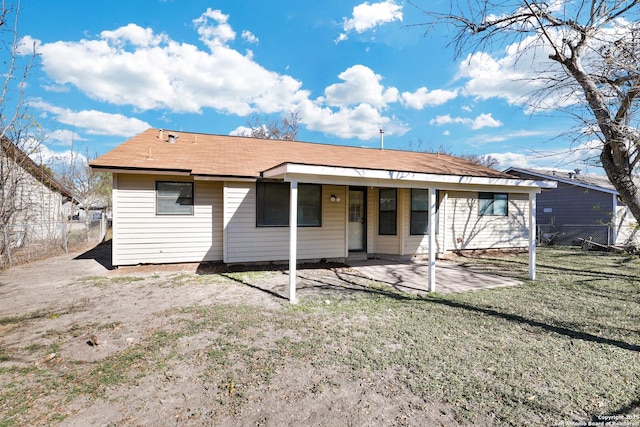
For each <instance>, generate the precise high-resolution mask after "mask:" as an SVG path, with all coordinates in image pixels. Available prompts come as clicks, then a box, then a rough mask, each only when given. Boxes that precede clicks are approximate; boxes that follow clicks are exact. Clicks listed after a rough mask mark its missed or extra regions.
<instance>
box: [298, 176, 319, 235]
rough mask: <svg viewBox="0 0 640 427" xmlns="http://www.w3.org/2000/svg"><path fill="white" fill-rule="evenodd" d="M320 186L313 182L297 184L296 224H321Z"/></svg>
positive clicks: (311, 225)
mask: <svg viewBox="0 0 640 427" xmlns="http://www.w3.org/2000/svg"><path fill="white" fill-rule="evenodd" d="M321 212H322V186H320V185H314V184H300V185H298V225H299V226H306V227H319V226H321V225H322V224H321V220H320V217H321Z"/></svg>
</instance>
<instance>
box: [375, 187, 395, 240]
mask: <svg viewBox="0 0 640 427" xmlns="http://www.w3.org/2000/svg"><path fill="white" fill-rule="evenodd" d="M378 198H379V200H378V234H379V235H381V236H395V235H396V234H397V224H398V191H397V190H396V189H395V188H381V189H380V190H379V192H378Z"/></svg>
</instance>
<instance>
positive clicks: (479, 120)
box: [429, 113, 502, 130]
mask: <svg viewBox="0 0 640 427" xmlns="http://www.w3.org/2000/svg"><path fill="white" fill-rule="evenodd" d="M453 123H458V124H462V125H464V126H467V127H470V128H471V129H473V130H479V129H482V128H486V127H492V128H495V127H500V126H502V122H501V121H500V120H496V119H494V118H493V116H492V115H491V113H488V114H487V113H483V114H480V115H479V116H477V117H476V118H475V119H471V118H469V117H451V116H450V115H449V114H446V115H442V116H436V117H435V118H433V119H431V120H430V121H429V124H430V125H433V126H442V125H447V124H453Z"/></svg>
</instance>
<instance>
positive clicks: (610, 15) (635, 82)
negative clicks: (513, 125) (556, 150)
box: [423, 0, 640, 222]
mask: <svg viewBox="0 0 640 427" xmlns="http://www.w3.org/2000/svg"><path fill="white" fill-rule="evenodd" d="M423 12H424V13H425V14H426V15H427V16H429V22H427V23H425V25H427V26H428V27H427V28H428V30H427V32H428V31H429V29H431V28H433V26H434V25H437V24H442V23H444V24H449V25H452V26H453V27H454V30H455V31H454V32H453V33H452V34H453V36H452V39H451V41H450V46H452V47H453V48H454V52H455V56H456V58H459V57H460V56H461V55H462V54H464V53H465V52H467V51H471V52H477V51H480V50H484V49H493V48H497V47H505V46H507V45H509V46H510V48H511V49H514V48H515V49H517V51H518V60H519V61H530V64H529V65H530V66H531V67H532V68H536V69H537V70H536V71H539V72H536V73H535V76H534V77H530V78H528V82H524V83H523V84H526V83H529V84H530V87H532V88H533V89H532V90H531V91H530V92H529V93H528V94H527V95H525V100H524V101H525V103H526V104H527V105H528V106H530V107H531V108H534V109H553V110H557V111H563V112H568V113H569V114H571V116H573V117H574V118H575V119H577V120H578V127H576V138H575V140H576V141H577V140H579V139H580V140H583V141H588V140H594V139H596V140H599V141H600V142H601V145H600V155H599V160H600V163H601V164H602V167H603V168H604V170H605V171H606V173H607V176H608V177H609V180H610V181H611V182H612V184H613V185H614V186H615V188H616V190H617V191H618V192H619V194H620V198H621V199H622V201H623V202H624V203H625V204H626V205H627V206H628V207H629V209H630V211H631V213H632V214H633V216H634V217H635V219H636V220H637V221H638V222H640V189H639V187H638V182H637V180H634V176H635V174H636V171H637V168H638V162H640V115H639V114H640V111H639V110H640V0H577V1H569V0H556V1H536V0H505V1H503V0H466V1H464V2H463V3H452V8H451V11H450V13H436V12H431V11H428V10H423ZM541 50H542V51H544V52H545V55H546V56H547V57H548V59H549V60H550V61H548V63H547V64H541V63H540V60H539V58H538V57H537V56H536V53H538V52H540V51H541ZM542 65H544V66H545V68H544V69H542V68H541V66H542ZM550 100H551V101H550Z"/></svg>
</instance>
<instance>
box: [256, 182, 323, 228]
mask: <svg viewBox="0 0 640 427" xmlns="http://www.w3.org/2000/svg"><path fill="white" fill-rule="evenodd" d="M290 192H291V187H290V184H289V183H286V182H268V181H262V182H257V183H256V226H257V227H288V226H289V202H290ZM298 226H299V227H321V226H322V186H321V185H319V184H298Z"/></svg>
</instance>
